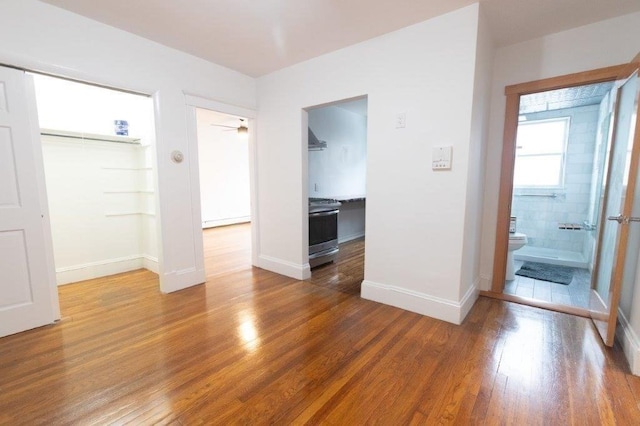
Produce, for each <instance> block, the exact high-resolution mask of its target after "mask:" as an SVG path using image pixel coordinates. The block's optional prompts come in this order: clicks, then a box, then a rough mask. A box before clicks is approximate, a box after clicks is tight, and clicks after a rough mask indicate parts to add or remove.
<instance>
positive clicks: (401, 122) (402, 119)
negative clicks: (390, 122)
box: [396, 112, 407, 129]
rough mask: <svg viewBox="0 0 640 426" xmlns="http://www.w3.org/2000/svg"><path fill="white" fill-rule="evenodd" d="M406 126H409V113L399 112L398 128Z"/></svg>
mask: <svg viewBox="0 0 640 426" xmlns="http://www.w3.org/2000/svg"><path fill="white" fill-rule="evenodd" d="M405 127H407V113H406V112H399V113H398V115H396V129H403V128H405Z"/></svg>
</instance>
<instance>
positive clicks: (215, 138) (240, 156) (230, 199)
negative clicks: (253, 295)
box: [195, 108, 251, 276]
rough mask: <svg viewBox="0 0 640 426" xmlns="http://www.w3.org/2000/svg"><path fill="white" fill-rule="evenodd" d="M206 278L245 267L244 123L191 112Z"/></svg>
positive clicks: (246, 162)
mask: <svg viewBox="0 0 640 426" xmlns="http://www.w3.org/2000/svg"><path fill="white" fill-rule="evenodd" d="M195 110H196V127H197V141H198V163H199V175H200V208H201V218H202V219H201V221H202V229H203V245H204V259H205V272H206V274H207V276H212V275H216V274H218V273H228V272H230V271H233V270H238V269H241V268H246V267H248V266H251V179H250V149H249V148H250V147H249V132H250V129H249V124H248V123H249V120H248V118H247V117H241V116H237V115H232V114H226V113H222V112H218V111H213V110H209V109H205V108H196V109H195Z"/></svg>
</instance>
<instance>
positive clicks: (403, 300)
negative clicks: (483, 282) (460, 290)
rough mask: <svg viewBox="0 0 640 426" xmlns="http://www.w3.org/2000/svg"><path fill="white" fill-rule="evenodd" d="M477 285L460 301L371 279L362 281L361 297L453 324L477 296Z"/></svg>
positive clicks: (469, 307) (460, 317)
mask: <svg viewBox="0 0 640 426" xmlns="http://www.w3.org/2000/svg"><path fill="white" fill-rule="evenodd" d="M478 294H479V291H478V288H477V285H475V284H474V285H472V286H471V288H469V290H468V291H467V292H466V293H465V295H464V297H463V298H462V300H461V301H460V302H455V301H453V300H447V299H442V298H440V297H435V296H431V295H428V294H425V293H421V292H418V291H413V290H409V289H406V288H402V287H396V286H393V285H387V284H380V283H376V282H373V281H368V280H364V281H362V287H361V297H362V298H363V299H367V300H373V301H374V302H378V303H384V304H385V305H391V306H395V307H396V308H400V309H404V310H407V311H411V312H416V313H418V314H421V315H425V316H429V317H432V318H436V319H439V320H443V321H447V322H450V323H453V324H457V325H459V324H461V323H462V321H463V320H464V318H465V316H466V315H467V313H469V311H470V310H471V308H472V307H473V304H474V303H475V301H476V299H477V298H478Z"/></svg>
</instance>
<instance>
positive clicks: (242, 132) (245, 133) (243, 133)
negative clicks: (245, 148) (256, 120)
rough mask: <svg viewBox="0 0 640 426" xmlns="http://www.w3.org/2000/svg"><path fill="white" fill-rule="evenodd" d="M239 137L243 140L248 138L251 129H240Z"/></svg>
mask: <svg viewBox="0 0 640 426" xmlns="http://www.w3.org/2000/svg"><path fill="white" fill-rule="evenodd" d="M238 136H240V137H243V138H246V137H247V136H249V128H248V127H246V126H240V127H238Z"/></svg>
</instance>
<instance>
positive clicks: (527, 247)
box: [504, 82, 616, 309]
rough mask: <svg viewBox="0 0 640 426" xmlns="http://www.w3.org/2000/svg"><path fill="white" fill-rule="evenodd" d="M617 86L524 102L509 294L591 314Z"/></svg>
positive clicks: (570, 90)
mask: <svg viewBox="0 0 640 426" xmlns="http://www.w3.org/2000/svg"><path fill="white" fill-rule="evenodd" d="M615 94H616V91H615V87H614V83H613V82H602V83H596V84H588V85H581V86H574V87H569V88H562V89H556V90H551V91H544V92H536V93H531V94H527V95H523V96H521V97H520V104H519V110H518V112H519V116H518V128H517V136H516V153H515V165H514V180H513V195H512V199H511V203H510V204H511V211H510V229H509V252H508V255H507V272H506V277H505V286H504V293H506V294H511V295H516V296H521V297H527V298H531V299H534V300H538V301H542V302H548V303H554V304H558V305H565V306H573V307H576V308H582V309H587V308H588V307H589V297H590V288H591V274H592V272H593V268H594V260H595V245H596V244H595V243H596V240H597V228H598V225H597V224H598V223H599V219H600V217H599V212H600V205H601V204H602V196H603V191H602V188H603V180H604V166H605V160H606V149H607V146H608V141H609V139H610V130H611V125H610V124H611V120H612V117H613V106H614V103H615Z"/></svg>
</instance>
